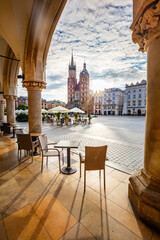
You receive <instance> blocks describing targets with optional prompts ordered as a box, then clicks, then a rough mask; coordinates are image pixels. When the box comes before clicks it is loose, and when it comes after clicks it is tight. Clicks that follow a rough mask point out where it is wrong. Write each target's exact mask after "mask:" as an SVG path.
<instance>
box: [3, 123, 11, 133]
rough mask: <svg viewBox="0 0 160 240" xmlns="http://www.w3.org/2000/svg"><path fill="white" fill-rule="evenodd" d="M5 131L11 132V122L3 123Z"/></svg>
mask: <svg viewBox="0 0 160 240" xmlns="http://www.w3.org/2000/svg"><path fill="white" fill-rule="evenodd" d="M3 131H4V133H5V134H10V133H11V124H10V123H3Z"/></svg>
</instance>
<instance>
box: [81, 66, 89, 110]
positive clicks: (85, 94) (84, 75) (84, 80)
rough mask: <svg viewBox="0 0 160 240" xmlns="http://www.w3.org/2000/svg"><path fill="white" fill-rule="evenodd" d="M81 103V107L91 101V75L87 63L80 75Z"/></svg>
mask: <svg viewBox="0 0 160 240" xmlns="http://www.w3.org/2000/svg"><path fill="white" fill-rule="evenodd" d="M79 90H80V91H79V103H80V107H81V108H83V105H84V104H85V103H86V102H87V101H89V73H88V71H87V69H86V63H84V64H83V70H82V71H81V73H80V79H79Z"/></svg>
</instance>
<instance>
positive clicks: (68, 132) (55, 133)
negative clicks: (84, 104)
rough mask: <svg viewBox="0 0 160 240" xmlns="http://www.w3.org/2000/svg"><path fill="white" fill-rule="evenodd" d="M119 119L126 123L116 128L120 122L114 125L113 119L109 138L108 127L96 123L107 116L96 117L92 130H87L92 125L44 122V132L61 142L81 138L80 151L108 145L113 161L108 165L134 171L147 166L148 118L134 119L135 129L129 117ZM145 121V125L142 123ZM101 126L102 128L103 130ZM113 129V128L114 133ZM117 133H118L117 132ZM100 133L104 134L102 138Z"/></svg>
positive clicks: (110, 160) (132, 119) (108, 162)
mask: <svg viewBox="0 0 160 240" xmlns="http://www.w3.org/2000/svg"><path fill="white" fill-rule="evenodd" d="M110 119H113V120H114V121H115V119H116V117H113V116H112V117H111V118H110ZM119 119H121V120H122V119H123V124H124V126H123V127H121V128H120V127H119V126H117V127H116V126H115V125H116V123H114V124H113V122H110V124H107V136H106V137H104V136H105V134H104V132H105V127H106V126H96V125H97V124H98V123H99V122H101V121H102V122H103V121H105V117H98V118H97V119H92V120H93V123H92V124H91V125H92V126H91V127H90V128H89V130H88V129H87V130H86V129H84V128H88V126H86V127H84V126H81V125H79V126H72V127H66V126H64V127H57V126H52V125H50V124H46V123H45V124H44V125H43V131H44V132H45V133H47V136H48V139H49V141H50V142H52V141H56V142H58V141H59V140H62V139H63V140H65V139H66V140H79V141H80V146H79V149H78V151H82V152H84V151H85V146H100V145H104V144H107V145H108V150H107V158H108V160H109V161H107V165H109V166H112V167H115V168H117V169H120V170H122V171H125V172H128V173H132V172H134V171H135V170H136V169H139V168H141V167H142V166H143V157H144V153H143V152H144V123H145V118H144V117H143V118H140V119H138V118H136V117H135V118H134V117H132V118H130V121H131V122H132V121H133V123H134V125H135V128H133V126H132V128H131V129H130V128H129V127H130V124H131V123H130V122H129V123H127V122H128V121H127V122H126V123H125V121H126V120H128V118H127V117H126V118H124V117H121V118H120V117H119V118H117V121H118V120H119ZM107 120H108V119H107ZM139 121H140V122H139ZM118 122H119V121H118ZM142 123H143V126H141V124H142ZM104 125H105V124H104ZM108 125H110V126H108ZM100 128H102V129H101V130H100ZM108 129H109V130H108ZM111 129H112V130H113V131H112V133H111ZM109 131H110V132H109ZM117 132H118V135H116V133H117ZM91 133H92V134H91ZM96 133H97V134H96ZM122 133H123V134H122ZM97 135H98V136H97ZM100 135H102V136H103V137H100Z"/></svg>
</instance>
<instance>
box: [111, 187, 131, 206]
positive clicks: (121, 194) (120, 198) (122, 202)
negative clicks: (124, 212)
mask: <svg viewBox="0 0 160 240" xmlns="http://www.w3.org/2000/svg"><path fill="white" fill-rule="evenodd" d="M107 198H108V199H110V200H111V201H112V202H114V203H116V204H117V205H118V206H120V207H122V208H124V209H127V208H128V206H129V204H130V202H129V199H128V184H125V183H121V184H119V185H118V186H117V187H116V188H115V189H114V190H113V191H112V192H111V193H110V194H108V195H107Z"/></svg>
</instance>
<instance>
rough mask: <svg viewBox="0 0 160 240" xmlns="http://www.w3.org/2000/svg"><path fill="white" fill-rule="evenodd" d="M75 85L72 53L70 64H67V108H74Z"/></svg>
mask: <svg viewBox="0 0 160 240" xmlns="http://www.w3.org/2000/svg"><path fill="white" fill-rule="evenodd" d="M76 85H77V78H76V64H75V63H74V60H73V52H72V56H71V63H70V64H69V69H68V108H72V107H74V103H75V88H76Z"/></svg>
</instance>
